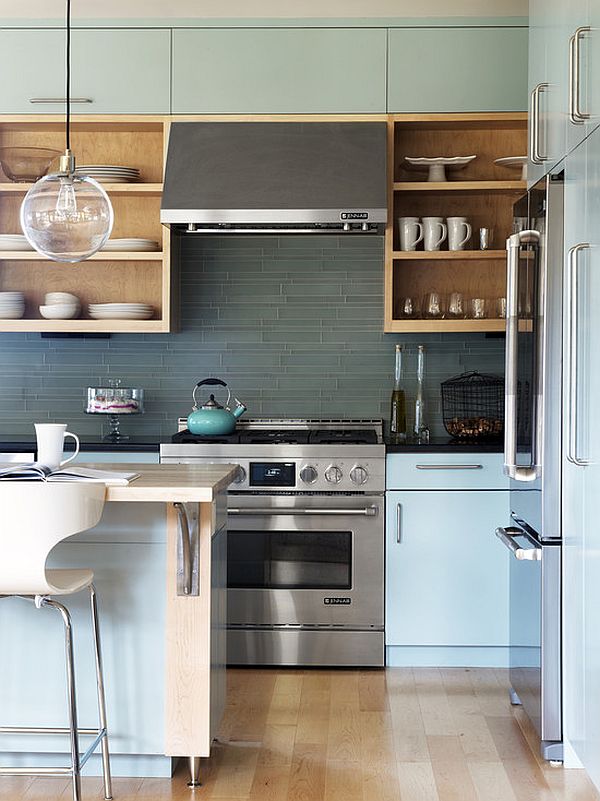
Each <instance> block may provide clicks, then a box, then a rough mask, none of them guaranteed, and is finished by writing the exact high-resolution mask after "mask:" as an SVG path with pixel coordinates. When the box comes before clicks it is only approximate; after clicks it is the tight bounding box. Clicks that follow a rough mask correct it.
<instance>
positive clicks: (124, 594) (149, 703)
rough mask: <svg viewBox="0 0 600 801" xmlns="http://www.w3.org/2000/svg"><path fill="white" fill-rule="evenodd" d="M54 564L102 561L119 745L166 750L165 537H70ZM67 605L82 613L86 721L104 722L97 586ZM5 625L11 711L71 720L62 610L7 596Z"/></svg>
mask: <svg viewBox="0 0 600 801" xmlns="http://www.w3.org/2000/svg"><path fill="white" fill-rule="evenodd" d="M114 505H116V506H120V505H121V504H114ZM125 505H128V504H125ZM131 505H132V506H135V504H131ZM50 566H51V567H54V566H56V567H61V568H63V567H64V568H75V567H86V568H92V569H93V570H94V584H95V585H96V588H97V591H98V604H99V612H100V627H101V634H102V648H103V657H104V678H105V685H106V702H107V716H108V727H109V732H110V747H111V752H112V753H113V754H156V755H162V754H163V753H164V744H163V743H164V709H163V707H164V693H163V684H164V626H165V621H164V617H165V547H164V545H147V544H122V545H118V544H115V543H108V544H106V545H102V544H99V543H93V544H87V543H86V544H84V543H74V542H64V543H61V544H60V545H59V546H58V547H57V548H56V549H55V550H54V551H53V553H52V556H51V565H50ZM65 604H66V606H67V607H68V609H69V611H70V612H71V614H72V617H73V632H74V634H73V639H74V642H75V660H76V665H75V670H76V678H77V691H78V692H77V703H78V712H79V723H80V725H81V726H82V727H90V726H94V725H96V722H97V719H98V712H97V701H96V681H95V667H94V651H93V645H92V631H91V624H90V615H89V594H88V593H87V592H81V593H77V594H76V595H73V596H70V597H69V598H68V599H65ZM0 629H1V630H2V651H3V658H2V660H0V706H1V707H2V710H3V715H4V720H6V721H7V722H8V721H10V723H11V725H16V726H19V725H22V726H32V725H34V726H56V725H64V723H61V722H60V721H64V720H65V718H66V710H65V694H64V693H65V690H64V670H65V668H64V641H63V636H64V635H63V627H62V623H61V620H60V617H59V615H58V614H57V613H56V612H54V611H53V610H50V609H36V608H35V606H34V604H32V603H29V602H27V601H24V600H22V599H19V598H9V599H5V600H3V601H2V603H1V604H0ZM2 747H3V749H4V750H6V751H27V752H37V753H42V752H63V753H64V752H65V751H66V750H67V748H68V743H67V740H66V739H65V738H64V737H48V736H46V737H41V736H40V737H23V736H20V737H19V736H18V735H14V736H10V737H4V738H3V745H2ZM85 747H87V743H86V746H85Z"/></svg>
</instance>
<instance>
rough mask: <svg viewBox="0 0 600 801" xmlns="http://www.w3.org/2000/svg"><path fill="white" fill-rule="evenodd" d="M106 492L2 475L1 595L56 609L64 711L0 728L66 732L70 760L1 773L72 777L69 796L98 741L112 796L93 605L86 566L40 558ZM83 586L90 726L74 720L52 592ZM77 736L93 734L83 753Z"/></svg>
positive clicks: (77, 527) (89, 516)
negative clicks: (92, 695)
mask: <svg viewBox="0 0 600 801" xmlns="http://www.w3.org/2000/svg"><path fill="white" fill-rule="evenodd" d="M105 493H106V488H105V486H104V484H92V483H82V482H77V483H75V482H74V483H50V484H48V483H45V482H37V481H36V482H34V481H4V482H0V597H13V596H20V597H25V598H28V599H29V600H32V601H34V602H35V605H36V607H37V608H38V609H40V608H42V607H49V608H50V609H55V610H56V611H57V612H59V614H60V615H61V617H62V620H63V624H64V628H65V651H66V668H67V704H68V713H69V726H68V727H66V728H58V727H57V728H47V727H37V728H36V727H29V726H1V727H0V734H42V735H43V734H68V735H69V737H70V743H71V764H70V765H68V766H66V767H57V768H50V767H49V768H43V767H38V768H28V767H0V776H71V778H72V783H73V799H74V801H80V799H81V768H82V767H83V766H84V765H85V763H86V762H87V760H88V759H89V758H90V756H91V755H92V754H93V752H94V751H95V750H96V748H97V746H98V745H100V746H101V749H102V771H103V776H104V797H105V798H106V799H110V798H112V790H111V776H110V758H109V753H108V735H107V729H106V704H105V700H104V677H103V673H102V655H101V650H100V630H99V626H98V607H97V604H96V591H95V589H94V585H93V583H92V582H93V579H94V574H93V573H92V571H91V570H47V569H46V560H47V558H48V555H49V553H50V551H51V550H52V549H53V548H54V547H55V545H57V544H58V543H59V542H61V541H62V540H65V539H67V538H68V537H72V536H73V535H74V534H77V533H79V532H80V531H85V530H86V529H88V528H92V527H93V526H95V525H96V524H97V523H98V522H99V520H100V517H101V516H102V509H103V507H104V496H105ZM85 589H87V590H89V593H90V600H91V613H92V629H93V635H94V646H95V657H96V684H97V690H98V717H99V725H98V727H97V728H95V729H79V728H78V727H77V704H76V698H75V666H74V660H73V633H72V625H71V616H70V614H69V611H68V610H67V608H66V607H65V606H63V604H61V603H58V601H55V600H53V599H52V597H51V596H65V595H72V594H73V593H76V592H80V591H81V590H85ZM79 735H91V736H93V737H94V740H93V742H92V743H91V745H90V747H89V748H88V749H87V750H86V752H85V753H84V754H80V752H79Z"/></svg>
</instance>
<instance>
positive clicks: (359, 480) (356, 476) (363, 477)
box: [350, 464, 369, 486]
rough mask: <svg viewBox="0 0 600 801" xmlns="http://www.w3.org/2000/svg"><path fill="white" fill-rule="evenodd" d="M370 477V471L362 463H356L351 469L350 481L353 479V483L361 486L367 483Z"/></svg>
mask: <svg viewBox="0 0 600 801" xmlns="http://www.w3.org/2000/svg"><path fill="white" fill-rule="evenodd" d="M368 478H369V473H368V471H367V468H366V467H363V466H362V465H360V464H356V465H354V467H353V468H352V470H351V471H350V481H352V483H353V484H358V485H359V486H360V485H361V484H365V483H366V481H367V479H368Z"/></svg>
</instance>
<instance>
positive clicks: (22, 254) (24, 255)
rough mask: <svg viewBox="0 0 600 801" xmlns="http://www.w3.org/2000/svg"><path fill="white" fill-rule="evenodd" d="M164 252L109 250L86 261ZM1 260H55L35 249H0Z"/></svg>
mask: <svg viewBox="0 0 600 801" xmlns="http://www.w3.org/2000/svg"><path fill="white" fill-rule="evenodd" d="M163 258H164V254H163V253H162V251H160V250H136V251H135V252H132V251H125V250H111V251H101V252H100V253H94V255H93V256H90V257H89V258H88V259H86V261H162V260H163ZM1 261H45V262H48V264H55V263H56V262H53V261H51V260H50V259H47V258H46V256H42V254H41V253H38V252H37V251H36V250H33V251H32V250H0V262H1Z"/></svg>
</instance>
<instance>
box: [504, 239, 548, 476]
mask: <svg viewBox="0 0 600 801" xmlns="http://www.w3.org/2000/svg"><path fill="white" fill-rule="evenodd" d="M539 241H540V234H539V231H532V230H526V231H520V232H519V233H517V234H512V236H509V237H508V239H507V240H506V369H505V373H506V388H505V390H504V472H505V474H506V475H507V476H508V477H509V478H513V479H515V480H516V481H533V480H534V479H535V478H536V477H537V470H536V468H534V467H517V394H518V378H517V374H518V346H517V335H518V322H519V321H518V314H519V309H518V306H519V281H518V261H519V250H520V247H521V245H537V244H538V243H539Z"/></svg>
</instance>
